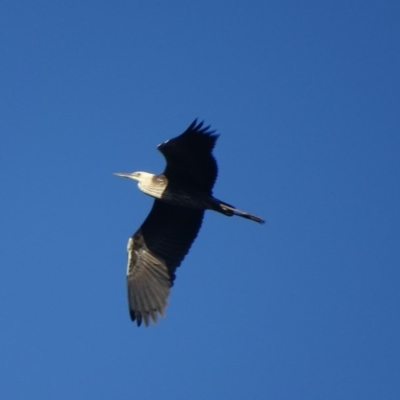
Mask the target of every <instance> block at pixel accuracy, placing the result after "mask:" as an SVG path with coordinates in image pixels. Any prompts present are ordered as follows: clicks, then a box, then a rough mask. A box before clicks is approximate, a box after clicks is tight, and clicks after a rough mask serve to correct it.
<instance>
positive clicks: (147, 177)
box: [114, 171, 154, 187]
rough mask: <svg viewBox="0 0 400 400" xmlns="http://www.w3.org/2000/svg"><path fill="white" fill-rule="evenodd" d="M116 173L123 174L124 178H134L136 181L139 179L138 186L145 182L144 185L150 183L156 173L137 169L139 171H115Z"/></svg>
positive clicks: (117, 174)
mask: <svg viewBox="0 0 400 400" xmlns="http://www.w3.org/2000/svg"><path fill="white" fill-rule="evenodd" d="M114 175H116V176H121V177H123V178H129V179H133V180H134V181H138V182H139V183H138V186H139V187H140V184H141V183H143V184H144V185H146V184H150V183H151V180H152V178H153V176H154V174H150V173H148V172H143V171H137V172H129V173H125V172H115V173H114Z"/></svg>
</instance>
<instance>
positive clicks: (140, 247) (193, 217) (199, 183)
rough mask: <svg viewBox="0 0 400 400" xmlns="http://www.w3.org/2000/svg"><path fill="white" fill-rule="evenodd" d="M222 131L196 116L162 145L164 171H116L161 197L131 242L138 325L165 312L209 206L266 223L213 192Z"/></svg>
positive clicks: (133, 314)
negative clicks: (219, 138)
mask: <svg viewBox="0 0 400 400" xmlns="http://www.w3.org/2000/svg"><path fill="white" fill-rule="evenodd" d="M218 136H219V135H218V134H216V133H215V130H211V129H210V126H204V122H197V119H195V120H194V121H193V122H192V123H191V124H190V126H189V127H188V128H187V129H186V130H185V131H184V132H183V133H182V134H181V135H179V136H177V137H175V138H173V139H170V140H167V141H165V142H164V143H162V144H160V145H158V147H157V148H158V150H159V151H160V152H161V153H162V154H163V156H164V158H165V160H166V163H167V165H166V168H165V170H164V172H163V173H162V174H151V173H149V172H142V171H139V172H132V173H120V172H118V173H115V174H114V175H117V176H120V177H124V178H128V179H132V180H135V181H137V182H138V187H139V189H140V190H141V191H142V192H144V193H145V194H147V195H149V196H151V197H153V198H154V199H155V200H154V203H153V207H152V209H151V211H150V213H149V215H148V216H147V218H146V219H145V221H144V222H143V224H142V225H141V227H140V228H139V229H138V230H137V231H136V233H134V234H133V236H132V237H131V238H130V239H129V240H128V246H127V252H128V266H127V272H126V275H127V290H128V305H129V314H130V318H131V320H132V321H136V324H137V326H140V325H141V324H142V322H144V325H145V326H148V325H149V323H150V320H152V321H153V323H157V317H158V316H162V317H163V316H164V313H165V308H166V306H167V299H168V296H169V293H170V290H171V287H172V285H173V283H174V280H175V272H176V269H177V268H178V267H179V266H180V264H181V263H182V261H183V259H184V258H185V256H186V255H187V253H188V252H189V249H190V247H191V245H192V243H193V241H194V240H195V239H196V236H197V234H198V232H199V230H200V227H201V224H202V221H203V216H204V212H205V211H206V210H212V211H216V212H218V213H221V214H224V215H226V216H233V215H237V216H239V217H242V218H246V219H249V220H252V221H255V222H258V223H261V224H262V223H264V220H263V219H262V218H260V217H258V216H256V215H254V214H250V213H248V212H246V211H241V210H238V209H237V208H235V207H234V206H232V205H230V204H228V203H225V202H223V201H221V200H218V199H216V198H215V197H213V195H212V189H213V186H214V183H215V180H216V178H217V173H218V167H217V162H216V161H215V158H214V156H213V154H212V151H213V148H214V146H215V143H216V140H217V138H218Z"/></svg>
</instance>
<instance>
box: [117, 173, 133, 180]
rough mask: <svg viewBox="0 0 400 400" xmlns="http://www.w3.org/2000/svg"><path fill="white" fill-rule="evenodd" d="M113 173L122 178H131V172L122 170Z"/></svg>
mask: <svg viewBox="0 0 400 400" xmlns="http://www.w3.org/2000/svg"><path fill="white" fill-rule="evenodd" d="M113 175H116V176H122V178H130V179H132V174H127V173H124V172H114V173H113Z"/></svg>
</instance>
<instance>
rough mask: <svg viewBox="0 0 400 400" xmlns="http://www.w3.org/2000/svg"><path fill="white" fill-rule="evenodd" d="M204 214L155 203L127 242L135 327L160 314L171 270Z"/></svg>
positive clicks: (186, 246)
mask: <svg viewBox="0 0 400 400" xmlns="http://www.w3.org/2000/svg"><path fill="white" fill-rule="evenodd" d="M203 215H204V211H202V210H191V209H189V208H183V207H175V206H172V205H169V204H166V203H163V202H161V201H158V200H155V201H154V205H153V208H152V210H151V211H150V214H149V215H148V217H147V218H146V220H145V221H144V223H143V225H142V226H141V227H140V229H139V230H138V231H137V232H136V233H135V234H134V235H133V236H132V237H131V238H130V239H129V242H128V269H127V284H128V301H129V312H130V316H131V319H132V321H135V320H136V323H137V325H138V326H140V324H141V323H142V320H143V321H144V324H145V325H146V326H147V325H148V324H149V320H150V318H151V319H152V320H153V322H156V321H157V313H159V314H160V315H164V309H165V307H166V305H167V298H168V295H169V291H170V288H171V286H172V285H173V282H174V279H175V270H176V268H178V267H179V265H180V263H181V262H182V260H183V259H184V257H185V255H186V254H187V253H188V251H189V249H190V246H191V245H192V243H193V241H194V239H195V238H196V236H197V233H198V231H199V229H200V226H201V223H202V219H203Z"/></svg>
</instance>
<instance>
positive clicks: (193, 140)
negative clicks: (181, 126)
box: [158, 120, 218, 194]
mask: <svg viewBox="0 0 400 400" xmlns="http://www.w3.org/2000/svg"><path fill="white" fill-rule="evenodd" d="M209 128H210V127H209V126H206V127H203V122H200V123H197V120H194V121H193V122H192V124H191V125H190V126H189V127H188V128H187V129H186V131H185V132H183V133H182V134H181V135H180V136H177V137H176V138H173V139H170V140H167V141H166V142H164V143H162V144H160V145H159V146H158V149H159V150H160V151H161V153H162V154H163V155H164V157H165V159H166V160H167V166H166V168H165V171H164V175H165V176H166V177H167V178H168V182H169V183H170V184H171V185H174V184H177V185H180V186H183V187H187V188H193V189H196V190H198V191H202V192H205V193H207V194H211V192H212V188H213V186H214V183H215V179H216V178H217V173H218V168H217V163H216V161H215V158H214V157H213V155H212V150H213V148H214V146H215V142H216V140H217V138H218V135H216V134H214V132H215V131H211V130H210V129H209Z"/></svg>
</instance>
